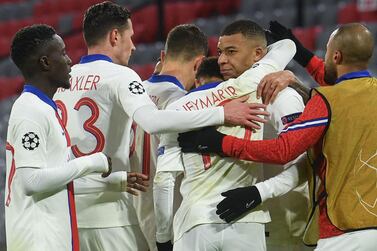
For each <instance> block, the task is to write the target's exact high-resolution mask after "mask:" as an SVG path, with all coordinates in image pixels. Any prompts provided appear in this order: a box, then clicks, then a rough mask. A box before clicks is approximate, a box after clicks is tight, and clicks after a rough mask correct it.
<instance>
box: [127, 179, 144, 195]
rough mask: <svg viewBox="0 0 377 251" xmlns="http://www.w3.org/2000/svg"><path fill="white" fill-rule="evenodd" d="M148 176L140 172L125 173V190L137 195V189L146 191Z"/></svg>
mask: <svg viewBox="0 0 377 251" xmlns="http://www.w3.org/2000/svg"><path fill="white" fill-rule="evenodd" d="M148 180H149V178H148V176H146V175H144V174H141V173H127V187H126V192H128V193H130V194H132V195H135V196H138V195H139V193H138V191H141V192H146V191H147V187H148V186H149V183H148Z"/></svg>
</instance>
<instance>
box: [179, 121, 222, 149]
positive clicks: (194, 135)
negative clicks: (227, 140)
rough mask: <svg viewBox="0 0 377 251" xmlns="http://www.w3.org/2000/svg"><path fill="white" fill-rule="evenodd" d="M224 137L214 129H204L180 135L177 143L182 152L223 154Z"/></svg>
mask: <svg viewBox="0 0 377 251" xmlns="http://www.w3.org/2000/svg"><path fill="white" fill-rule="evenodd" d="M225 136H226V135H224V134H222V133H220V132H218V131H217V130H216V128H215V127H205V128H203V129H200V130H197V131H190V132H185V133H180V134H179V136H178V142H179V146H180V147H181V148H182V149H181V150H182V152H196V153H218V154H223V150H222V142H223V138H224V137H225Z"/></svg>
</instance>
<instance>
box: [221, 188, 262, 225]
mask: <svg viewBox="0 0 377 251" xmlns="http://www.w3.org/2000/svg"><path fill="white" fill-rule="evenodd" d="M221 195H222V196H224V197H225V199H223V200H222V201H221V202H220V203H219V204H218V205H217V211H216V214H218V215H219V216H220V218H221V219H223V220H225V221H226V222H227V223H230V222H231V221H233V220H235V219H237V218H239V217H241V216H242V215H244V214H245V213H247V212H249V211H251V210H252V209H253V208H255V207H256V206H258V205H259V204H261V203H262V199H261V197H260V194H259V191H258V189H257V187H256V186H249V187H241V188H236V189H233V190H229V191H226V192H224V193H222V194H221Z"/></svg>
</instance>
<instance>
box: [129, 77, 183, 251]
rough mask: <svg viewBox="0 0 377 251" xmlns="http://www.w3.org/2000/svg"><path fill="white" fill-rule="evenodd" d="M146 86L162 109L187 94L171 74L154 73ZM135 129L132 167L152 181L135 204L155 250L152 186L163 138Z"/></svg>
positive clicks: (146, 234)
mask: <svg viewBox="0 0 377 251" xmlns="http://www.w3.org/2000/svg"><path fill="white" fill-rule="evenodd" d="M143 85H144V87H145V88H146V90H147V93H148V95H149V97H150V98H151V99H152V101H153V102H154V103H155V104H156V106H157V107H158V109H161V110H163V109H165V107H166V106H167V105H168V104H169V103H171V102H173V101H175V100H177V99H178V98H180V97H182V96H184V95H185V94H186V93H187V91H186V90H185V89H184V87H183V86H182V84H181V83H180V82H179V80H178V79H177V78H175V77H174V76H170V75H153V76H152V77H151V78H150V79H148V80H146V81H144V82H143ZM132 131H133V132H132V133H133V135H135V136H134V137H133V142H132V144H131V153H130V154H131V155H130V163H131V170H132V171H134V172H140V173H144V174H146V175H148V176H149V180H150V183H149V188H148V191H147V192H144V193H140V194H139V196H135V197H134V205H135V209H136V213H137V216H138V219H139V224H140V228H141V230H142V232H143V233H144V235H145V238H146V240H147V241H148V243H149V247H150V249H151V250H152V249H153V248H154V247H155V245H156V227H155V216H154V208H153V187H152V186H153V179H154V175H155V172H156V164H157V148H158V144H159V141H160V140H159V136H158V135H150V134H148V133H146V132H144V130H143V129H142V128H141V127H140V126H137V125H136V124H134V125H133V126H132Z"/></svg>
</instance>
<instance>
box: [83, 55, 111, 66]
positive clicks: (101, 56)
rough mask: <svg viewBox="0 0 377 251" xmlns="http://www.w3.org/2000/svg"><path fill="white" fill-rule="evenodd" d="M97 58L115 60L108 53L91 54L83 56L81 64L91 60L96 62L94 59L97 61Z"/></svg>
mask: <svg viewBox="0 0 377 251" xmlns="http://www.w3.org/2000/svg"><path fill="white" fill-rule="evenodd" d="M97 60H105V61H108V62H113V60H112V59H111V58H110V57H108V56H106V55H103V54H91V55H87V56H83V57H81V59H80V64H85V63H90V62H94V61H97Z"/></svg>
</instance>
